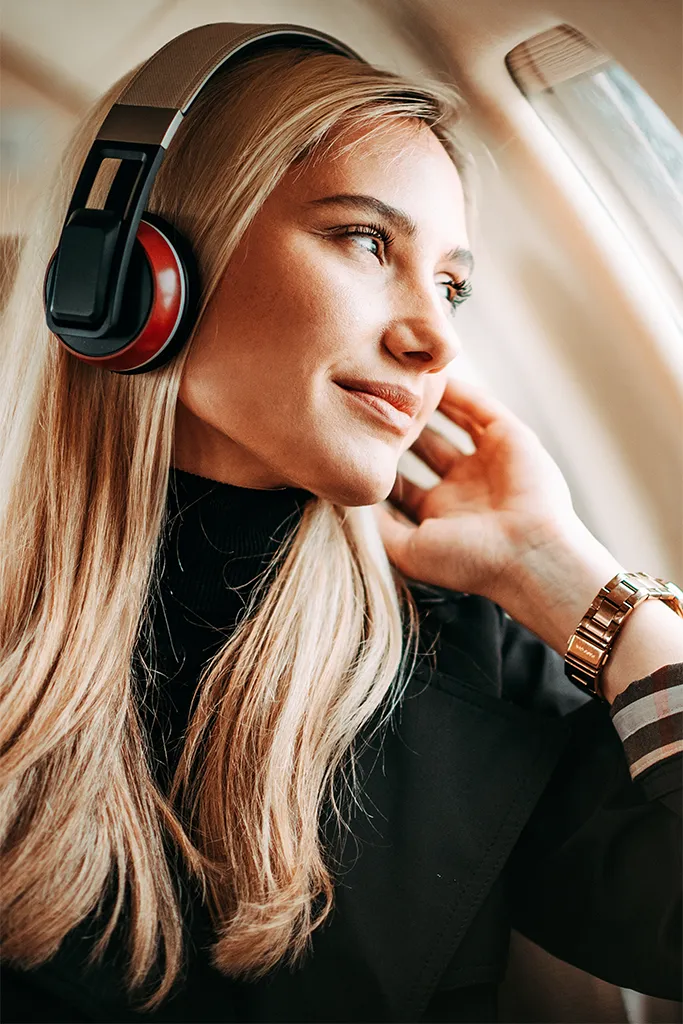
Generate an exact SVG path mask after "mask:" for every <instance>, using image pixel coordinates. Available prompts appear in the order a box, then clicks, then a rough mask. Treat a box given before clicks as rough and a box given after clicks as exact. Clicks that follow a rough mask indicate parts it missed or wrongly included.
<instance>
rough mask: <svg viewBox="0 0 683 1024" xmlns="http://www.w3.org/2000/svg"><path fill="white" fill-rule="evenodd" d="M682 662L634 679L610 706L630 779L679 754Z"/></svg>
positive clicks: (682, 734) (682, 745)
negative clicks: (622, 746)
mask: <svg viewBox="0 0 683 1024" xmlns="http://www.w3.org/2000/svg"><path fill="white" fill-rule="evenodd" d="M682 711H683V662H677V663H676V664H675V665H663V666H662V668H658V669H656V670H655V671H654V672H653V673H652V675H649V676H645V677H644V678H643V679H636V681H635V682H633V683H631V684H630V685H629V686H627V687H626V689H625V690H624V691H623V692H622V693H620V694H619V695H618V696H617V697H616V698H615V699H614V701H613V703H612V705H611V706H610V709H609V713H610V718H611V719H612V724H613V725H614V728H615V729H616V730H617V732H618V733H619V736H620V738H621V742H622V743H623V744H624V750H625V752H626V759H627V761H628V764H629V771H630V772H631V778H632V779H635V778H636V777H637V776H638V775H641V774H642V772H644V771H646V770H647V769H648V768H651V767H652V765H653V764H657V762H658V761H664V760H666V758H668V757H671V756H672V755H673V754H678V753H680V752H681V751H683V715H681V712H682Z"/></svg>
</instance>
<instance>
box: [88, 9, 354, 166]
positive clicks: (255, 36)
mask: <svg viewBox="0 0 683 1024" xmlns="http://www.w3.org/2000/svg"><path fill="white" fill-rule="evenodd" d="M269 44H270V46H273V45H279V46H284V45H293V46H304V47H306V46H308V47H310V48H311V49H317V50H329V51H331V52H332V53H338V54H341V55H342V56H345V57H351V58H353V59H354V60H358V61H361V60H362V58H361V57H360V56H359V55H358V54H357V53H356V52H355V51H354V50H351V49H350V48H349V47H348V46H346V45H345V44H344V43H341V42H340V41H339V40H338V39H334V38H333V37H332V36H328V35H327V34H326V33H324V32H318V31H315V30H313V29H309V28H302V27H301V26H299V25H286V24H280V25H241V24H235V23H234V22H219V23H217V24H213V25H200V26H199V27H198V28H193V29H190V31H189V32H183V34H182V35H180V36H176V38H175V39H171V40H170V41H169V42H168V43H166V45H165V46H162V48H161V49H160V50H157V52H156V53H155V54H153V55H152V56H151V57H150V58H149V59H148V60H147V61H145V63H144V64H143V65H142V67H140V68H139V70H138V71H137V73H136V74H135V76H134V77H133V79H132V81H131V82H130V83H129V84H128V86H127V87H126V89H125V90H124V91H123V93H122V94H121V96H120V98H119V101H118V103H116V104H115V105H114V107H112V110H111V111H110V112H109V114H108V116H107V118H106V119H105V121H104V123H103V125H102V128H101V129H100V132H99V134H98V138H99V139H120V140H121V141H126V142H151V143H157V144H159V145H162V146H164V148H168V145H169V143H170V141H171V139H172V138H173V136H174V135H175V133H176V131H177V129H178V125H179V124H180V122H181V120H182V118H183V116H184V115H185V114H186V113H187V111H188V109H189V108H190V106H191V105H192V103H193V102H194V100H195V99H196V98H197V96H198V95H199V93H200V92H201V90H202V89H203V88H204V86H205V85H206V83H207V82H208V81H209V79H210V78H212V77H213V75H214V74H215V73H216V72H217V71H218V70H219V68H221V67H222V66H223V64H225V63H226V61H228V60H230V59H231V58H233V57H235V56H237V55H238V54H241V53H242V51H244V52H246V51H251V52H255V51H256V50H257V49H259V48H264V49H265V48H267V47H268V46H269ZM122 132H123V133H125V135H126V137H125V138H123V136H122Z"/></svg>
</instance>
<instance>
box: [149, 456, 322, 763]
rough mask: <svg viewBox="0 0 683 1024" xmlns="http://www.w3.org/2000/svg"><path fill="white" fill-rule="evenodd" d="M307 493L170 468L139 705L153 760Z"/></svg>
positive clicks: (174, 743)
mask: <svg viewBox="0 0 683 1024" xmlns="http://www.w3.org/2000/svg"><path fill="white" fill-rule="evenodd" d="M313 497H314V495H313V494H312V493H311V492H310V491H307V490H303V489H301V488H296V487H284V488H277V489H273V490H266V489H258V488H250V487H237V486H235V485H233V484H226V483H220V482H218V481H216V480H210V479H208V478H207V477H202V476H197V475H196V474H194V473H189V472H187V471H185V470H180V469H175V468H172V469H171V472H170V476H169V486H168V495H167V517H166V524H165V528H164V531H163V535H162V537H161V539H160V544H159V550H158V558H159V570H160V581H159V582H160V585H159V589H158V591H157V592H156V593H152V595H151V610H152V623H153V632H154V642H155V645H156V651H157V656H156V659H154V658H151V659H150V660H151V664H152V666H153V667H154V668H155V669H156V685H155V687H154V689H153V692H152V693H148V694H147V696H146V699H145V701H144V702H143V704H142V708H143V715H144V716H145V721H146V726H147V729H148V732H149V734H150V739H151V745H152V749H153V751H154V754H155V757H156V759H157V760H158V763H159V762H161V763H163V762H165V761H166V760H167V758H170V759H171V761H175V755H177V753H178V751H179V748H180V746H181V743H182V738H183V735H184V732H185V728H186V726H187V722H188V717H189V711H190V704H191V701H192V697H193V695H194V693H195V690H196V686H197V682H198V678H199V673H200V671H201V669H202V667H203V666H204V665H205V664H206V662H207V661H208V660H209V659H210V658H211V657H212V656H213V655H214V654H215V653H216V652H217V650H218V649H219V647H220V646H221V645H222V644H223V643H224V642H225V640H226V639H227V638H228V637H229V635H230V632H231V631H232V629H233V628H234V626H235V625H236V623H237V622H238V621H239V619H240V617H241V613H242V612H243V610H244V608H245V606H246V604H247V601H248V599H249V596H250V594H251V591H252V589H253V587H254V585H255V584H256V582H257V581H258V579H259V577H260V576H261V574H262V573H263V572H264V571H265V570H266V569H267V567H268V565H269V564H270V562H271V560H272V559H273V557H274V556H275V554H276V552H277V551H278V549H279V547H280V546H281V544H282V543H283V542H284V541H285V539H286V537H287V535H288V534H289V532H290V531H291V530H292V529H293V528H295V527H296V525H297V524H298V523H299V522H300V520H301V517H302V516H303V513H304V509H305V507H306V504H307V503H308V502H309V501H310V500H311V499H313Z"/></svg>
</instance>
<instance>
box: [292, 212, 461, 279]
mask: <svg viewBox="0 0 683 1024" xmlns="http://www.w3.org/2000/svg"><path fill="white" fill-rule="evenodd" d="M305 205H306V206H316V207H317V206H353V207H355V208H356V209H360V210H365V212H366V213H374V214H379V216H381V217H384V219H385V220H387V221H389V223H390V224H391V225H392V226H393V227H395V228H396V229H397V230H398V231H400V232H401V233H402V234H403V235H405V236H406V237H407V238H415V236H416V235H417V230H418V229H417V224H416V223H415V221H414V220H413V218H412V217H411V216H410V215H409V214H407V213H405V212H404V211H403V210H398V209H397V208H396V207H395V206H389V204H388V203H384V202H382V200H381V199H377V197H376V196H366V195H362V194H360V193H356V192H344V193H341V194H339V195H336V196H323V197H322V198H321V199H311V200H310V201H309V202H308V203H306V204H305ZM445 258H446V259H447V260H449V261H453V262H455V263H462V264H463V265H464V266H465V267H466V268H467V270H468V271H470V273H471V272H472V270H473V268H474V256H473V255H472V253H471V252H470V250H469V249H465V248H463V246H461V245H456V247H455V248H454V249H451V251H450V252H447V253H446V254H445Z"/></svg>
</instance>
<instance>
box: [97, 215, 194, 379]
mask: <svg viewBox="0 0 683 1024" xmlns="http://www.w3.org/2000/svg"><path fill="white" fill-rule="evenodd" d="M136 239H137V241H138V242H139V243H140V245H141V246H142V248H143V250H144V253H145V256H146V258H147V264H148V267H149V269H150V272H151V276H152V301H151V306H150V310H149V314H148V316H147V320H146V322H145V324H144V326H143V328H142V330H141V331H140V333H139V334H138V335H137V336H136V337H135V338H133V340H132V341H131V342H130V344H129V345H127V346H126V348H124V349H122V350H121V351H120V352H117V353H116V355H114V356H109V358H108V359H106V360H102V359H96V360H89V362H96V363H98V364H99V365H101V366H102V365H105V366H106V368H107V369H108V370H116V371H118V372H119V373H120V372H121V371H129V372H130V371H131V370H141V369H142V368H143V366H147V365H148V364H149V363H150V362H151V361H152V359H155V357H159V356H161V354H162V353H163V351H164V349H165V348H166V346H167V345H169V344H170V342H171V341H172V340H173V338H174V336H175V333H176V331H177V329H178V327H179V326H180V322H181V319H182V315H183V312H184V310H185V307H186V304H187V298H188V296H187V291H188V284H187V281H186V275H185V273H184V271H183V264H182V260H181V257H180V254H179V253H178V252H177V251H176V249H175V247H174V245H173V243H172V242H171V240H170V239H169V238H168V237H167V235H166V234H165V233H164V231H163V230H162V227H161V225H158V224H152V223H151V222H150V221H147V220H146V219H143V220H141V221H140V224H139V226H138V230H137V235H136ZM157 365H158V364H157Z"/></svg>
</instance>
